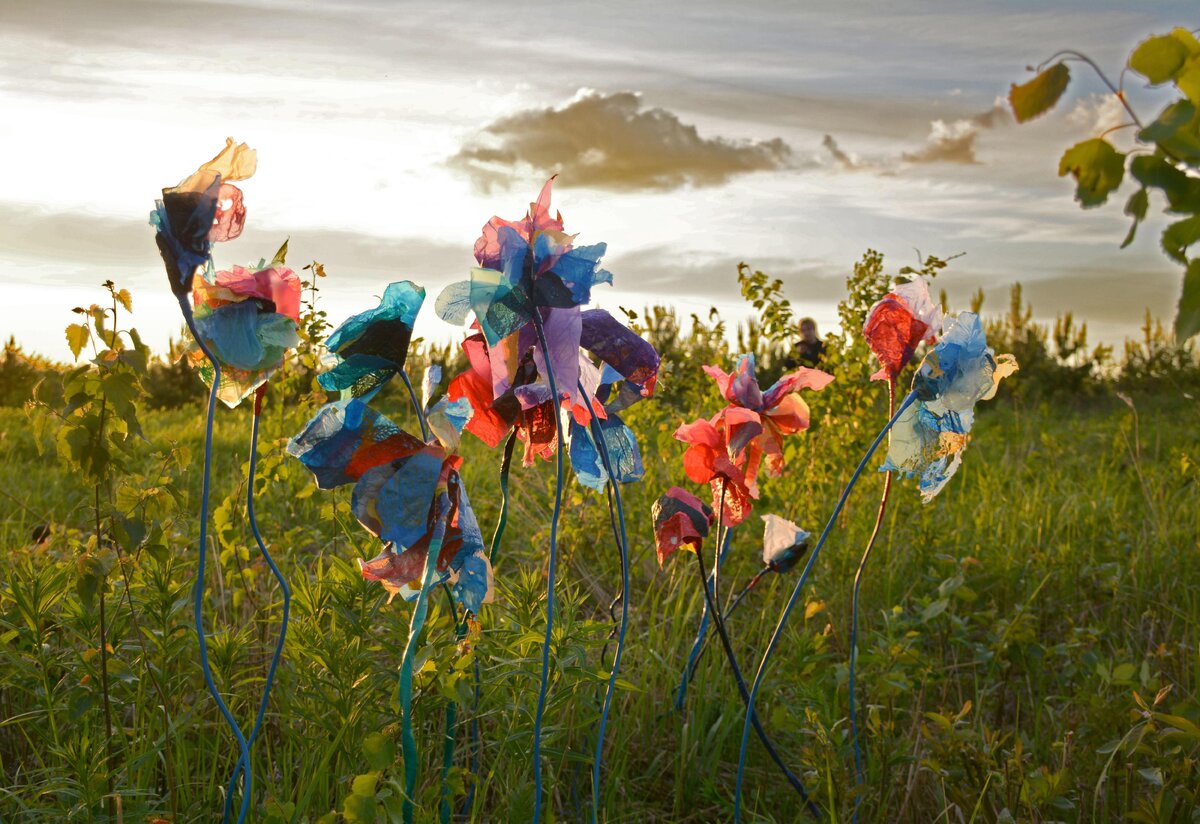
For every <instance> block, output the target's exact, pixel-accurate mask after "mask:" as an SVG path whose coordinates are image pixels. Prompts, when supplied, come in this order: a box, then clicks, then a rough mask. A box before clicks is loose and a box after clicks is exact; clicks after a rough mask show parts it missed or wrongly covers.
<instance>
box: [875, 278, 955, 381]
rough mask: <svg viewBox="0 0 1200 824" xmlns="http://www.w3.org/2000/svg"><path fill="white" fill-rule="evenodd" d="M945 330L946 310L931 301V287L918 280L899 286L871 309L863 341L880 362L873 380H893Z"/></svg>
mask: <svg viewBox="0 0 1200 824" xmlns="http://www.w3.org/2000/svg"><path fill="white" fill-rule="evenodd" d="M941 330H942V307H941V305H940V304H938V303H937V302H935V301H934V300H932V299H931V298H930V297H929V283H928V281H926V280H925V279H924V278H920V277H918V278H914V279H913V280H911V281H909V282H908V283H902V284H898V285H897V286H896V287H895V288H894V289H892V291H891V292H889V293H888V294H887V295H885V296H884V297H883V298H882V299H881V300H880V301H878V302H877V303H876V304H875V305H874V306H872V307H871V311H870V312H869V313H868V314H867V319H866V322H865V323H864V324H863V337H864V338H866V341H867V345H868V346H870V347H871V351H872V352H874V353H875V357H876V358H877V359H878V360H879V364H880V369H879V371H877V372H876V373H875V374H873V375H871V380H893V379H895V377H896V376H897V375H899V374H900V372H901V370H902V369H904V367H905V366H906V365H908V362H909V360H910V359H911V358H912V356H913V353H914V352H916V351H917V347H918V346H920V345H921V343H922V342H927V343H933V342H934V341H935V340H936V339H937V336H938V335H939V334H940V333H941Z"/></svg>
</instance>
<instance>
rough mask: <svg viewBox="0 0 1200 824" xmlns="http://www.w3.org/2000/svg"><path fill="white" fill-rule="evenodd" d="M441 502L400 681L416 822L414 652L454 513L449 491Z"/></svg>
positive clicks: (408, 816) (407, 821)
mask: <svg viewBox="0 0 1200 824" xmlns="http://www.w3.org/2000/svg"><path fill="white" fill-rule="evenodd" d="M437 506H438V514H437V522H436V523H435V524H434V527H433V535H432V536H431V537H430V541H429V552H428V554H427V555H426V557H425V571H424V573H423V574H422V575H421V591H420V592H418V593H417V601H416V604H415V605H414V606H413V614H412V620H411V621H410V622H409V625H408V642H407V643H406V644H405V645H404V655H403V656H402V657H401V659H400V681H399V684H398V685H397V693H398V695H397V698H398V702H399V704H400V747H401V750H402V751H403V754H404V802H403V804H402V813H403V816H404V824H412V822H413V794H414V793H415V792H416V789H417V740H416V738H415V737H414V735H413V725H412V679H413V656H414V655H416V652H417V638H418V636H420V634H421V629H422V628H423V627H424V626H425V616H426V615H427V614H428V612H429V586H430V584H431V583H432V582H433V575H434V573H435V572H436V571H437V560H438V555H440V554H441V552H442V540H443V539H444V538H445V537H446V518H447V516H448V515H449V514H450V500H449V498H448V496H447V495H446V493H444V492H442V493H439V494H438V500H437Z"/></svg>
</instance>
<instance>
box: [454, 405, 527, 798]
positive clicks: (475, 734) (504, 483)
mask: <svg viewBox="0 0 1200 824" xmlns="http://www.w3.org/2000/svg"><path fill="white" fill-rule="evenodd" d="M516 445H517V430H516V427H513V430H512V432H511V433H510V434H509V436H508V440H507V441H506V442H505V444H504V457H503V459H502V460H501V461H500V515H499V517H497V518H496V531H495V532H493V533H492V543H491V547H490V548H489V550H488V560H489V561H490V562H491V564H492V569H495V568H496V557H497V556H498V555H499V553H500V542H501V540H502V539H503V538H504V529H505V527H506V526H507V525H508V475H509V470H511V469H512V459H513V450H514V449H515V448H516ZM472 670H473V675H474V681H475V683H474V690H473V693H472V707H471V786H470V787H468V788H467V797H466V799H465V800H464V801H463V807H464V808H465V809H468V810H471V809H474V806H475V783H476V782H477V781H478V780H479V756H480V753H481V751H482V750H483V739H482V737H481V736H480V732H479V696H480V691H481V684H482V680H483V678H482V672H481V667H480V665H479V656H475V661H474V664H473V666H472Z"/></svg>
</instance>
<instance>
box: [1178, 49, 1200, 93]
mask: <svg viewBox="0 0 1200 824" xmlns="http://www.w3.org/2000/svg"><path fill="white" fill-rule="evenodd" d="M1175 85H1176V86H1178V87H1179V91H1181V92H1183V93H1184V95H1185V96H1186V97H1187V99H1188V100H1190V101H1192V103H1196V104H1200V59H1197V58H1192V60H1191V61H1190V62H1188V64H1187V65H1185V66H1184V67H1183V70H1182V71H1180V72H1179V75H1178V76H1177V77H1176V78H1175Z"/></svg>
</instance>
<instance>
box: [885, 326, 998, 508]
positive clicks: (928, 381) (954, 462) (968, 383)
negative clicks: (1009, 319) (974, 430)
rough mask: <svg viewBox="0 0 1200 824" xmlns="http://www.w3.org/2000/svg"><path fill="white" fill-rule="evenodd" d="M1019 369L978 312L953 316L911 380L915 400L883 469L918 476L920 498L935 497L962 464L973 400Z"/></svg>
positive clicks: (893, 439)
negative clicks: (993, 341)
mask: <svg viewBox="0 0 1200 824" xmlns="http://www.w3.org/2000/svg"><path fill="white" fill-rule="evenodd" d="M1016 371H1017V362H1016V359H1015V358H1014V357H1013V356H1012V355H1000V356H997V355H996V354H995V352H994V351H993V350H992V349H991V348H990V347H989V346H988V345H987V337H986V335H985V334H984V331H983V325H982V323H980V320H979V316H978V315H977V314H975V313H974V312H962V313H960V314H959V315H957V316H956V317H953V318H951V319H949V320H948V321H947V324H946V328H945V331H944V332H943V333H942V337H941V340H940V341H939V342H938V344H937V346H936V347H935V348H934V350H933V351H932V352H930V353H929V354H928V355H926V356H925V360H924V361H922V362H921V366H920V368H919V369H918V370H917V374H916V376H915V377H914V379H913V393H914V394H915V396H916V402H915V403H913V404H912V405H911V406H910V407H909V408H908V409H907V410H905V411H904V412H903V413H902V414H901V415H900V417H899V419H897V421H896V424H895V426H894V427H893V428H892V436H891V446H890V448H889V449H888V456H887V461H886V462H885V463H884V465H883V469H884V471H896V472H900V473H903V474H904V475H905V476H909V477H911V476H912V475H919V476H920V482H919V485H920V491H921V499H922V500H923V501H924V502H925V503H929V502H930V501H932V500H933V498H934V497H935V496H936V495H937V494H938V493H939V492H941V491H942V489H943V488H944V487H945V486H946V484H947V483H948V482H949V480H950V478H952V477H953V476H954V473H955V472H956V471H958V467H959V466H960V465H961V464H962V455H963V451H964V450H965V449H966V448H967V440H968V435H969V433H970V431H971V426H972V424H973V423H974V420H975V412H974V409H975V404H976V403H977V402H979V401H981V400H989V399H990V398H992V397H994V396H995V394H996V390H997V388H999V385H1000V381H1001V380H1003V379H1004V378H1006V377H1008V376H1009V375H1011V374H1013V373H1014V372H1016Z"/></svg>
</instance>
